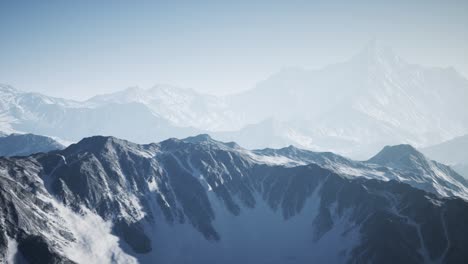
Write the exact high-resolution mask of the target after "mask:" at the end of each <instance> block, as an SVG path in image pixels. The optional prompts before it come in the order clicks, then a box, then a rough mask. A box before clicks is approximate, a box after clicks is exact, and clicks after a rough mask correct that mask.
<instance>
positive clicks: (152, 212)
mask: <svg viewBox="0 0 468 264" xmlns="http://www.w3.org/2000/svg"><path fill="white" fill-rule="evenodd" d="M399 151H402V153H401V156H402V157H403V158H402V160H398V159H397V158H396V157H395V156H398V155H396V154H395V153H397V152H399ZM407 153H408V147H401V146H397V147H393V148H390V150H389V149H388V148H387V149H384V150H382V152H381V153H379V154H378V155H377V156H376V157H374V158H373V159H371V160H370V161H369V162H374V163H373V164H371V163H368V162H355V161H351V160H348V159H346V158H343V157H341V156H338V155H334V154H332V153H314V152H310V151H304V150H300V149H296V148H293V147H289V148H285V149H280V150H275V149H264V150H258V151H249V150H246V149H244V148H242V147H240V146H238V145H237V144H236V143H233V142H231V143H222V142H218V141H215V140H213V139H211V138H210V137H209V136H207V135H200V136H196V137H191V138H186V139H183V140H178V139H169V140H165V141H163V142H161V143H158V144H148V145H138V144H134V143H131V142H128V141H125V140H120V139H117V138H113V137H102V136H96V137H91V138H85V139H83V140H81V141H80V142H78V143H77V144H73V145H71V146H69V147H68V148H66V149H64V150H61V151H54V152H50V153H46V154H44V153H42V154H36V155H33V156H30V157H16V158H0V174H1V177H0V182H1V184H0V204H1V208H3V210H2V211H0V220H1V221H0V258H2V259H7V260H11V259H23V260H26V261H32V260H33V259H37V257H38V256H40V257H41V258H40V259H41V260H45V261H46V262H48V263H68V262H71V261H74V262H78V263H85V262H86V263H109V262H117V263H304V262H310V261H317V262H320V263H366V262H378V263H394V262H398V263H428V262H444V263H459V262H463V260H464V259H467V258H468V255H467V254H468V253H467V252H468V251H467V250H466V249H467V245H468V240H467V238H468V229H467V228H466V225H465V224H464V223H466V221H468V213H467V212H468V203H467V202H466V201H465V200H463V199H460V198H457V197H450V198H443V197H442V196H440V195H437V194H434V193H430V192H426V191H423V190H420V189H418V188H423V187H424V186H421V185H418V186H416V187H418V188H414V187H411V186H410V185H408V184H405V183H401V182H399V181H395V180H390V181H386V180H384V181H382V180H378V179H375V178H379V179H380V178H382V175H385V174H386V173H388V174H391V173H394V172H392V170H395V171H398V170H399V169H403V167H404V168H405V170H408V171H411V173H412V175H413V176H414V179H418V180H420V181H424V180H431V179H429V178H426V177H419V178H417V177H416V176H418V173H420V172H421V173H426V172H430V171H431V170H434V169H435V168H434V167H433V166H428V167H425V168H423V169H421V168H420V166H426V165H428V164H425V163H421V162H406V157H407V155H406V154H407ZM410 154H411V155H416V154H415V153H414V152H413V150H412V149H411V152H410ZM411 160H412V158H411ZM416 160H417V161H420V160H419V159H416ZM380 164H386V165H388V166H389V167H384V166H383V165H380ZM413 165H414V166H416V168H413V167H412V166H413ZM343 166H347V167H348V169H347V170H344V171H345V172H346V173H343V172H342V173H340V170H339V169H338V168H343ZM350 168H355V169H357V168H359V169H361V170H362V171H365V170H367V171H372V170H373V171H375V172H379V171H380V172H381V173H379V174H377V173H376V175H375V178H372V177H371V175H367V177H357V176H358V175H354V176H352V173H350ZM366 168H367V169H366ZM408 183H410V184H414V182H411V181H408ZM432 191H437V190H436V189H433V190H432ZM442 194H446V193H442ZM382 238H385V239H382Z"/></svg>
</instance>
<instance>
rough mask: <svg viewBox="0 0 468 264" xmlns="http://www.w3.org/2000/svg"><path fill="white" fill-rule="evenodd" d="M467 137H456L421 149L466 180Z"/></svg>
mask: <svg viewBox="0 0 468 264" xmlns="http://www.w3.org/2000/svg"><path fill="white" fill-rule="evenodd" d="M467 149H468V135H464V136H460V137H456V138H454V139H451V140H448V141H446V142H442V143H440V144H437V145H434V146H430V147H427V148H423V149H421V151H422V152H423V153H424V154H426V155H427V156H429V157H431V158H433V159H436V160H439V161H441V162H443V163H445V164H448V165H450V166H451V167H452V168H453V169H454V170H455V171H457V172H458V173H460V174H461V175H463V176H464V177H466V178H468V151H467Z"/></svg>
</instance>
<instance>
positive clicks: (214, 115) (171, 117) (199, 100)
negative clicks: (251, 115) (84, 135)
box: [85, 85, 241, 131]
mask: <svg viewBox="0 0 468 264" xmlns="http://www.w3.org/2000/svg"><path fill="white" fill-rule="evenodd" d="M85 103H86V104H87V105H90V106H100V105H103V104H107V103H118V104H127V103H141V104H144V105H145V106H147V107H148V108H149V109H151V110H152V111H153V113H155V114H156V115H157V116H160V117H163V118H165V119H166V120H168V121H170V122H171V123H172V124H174V125H175V126H179V127H188V126H190V127H195V128H199V129H203V130H208V131H223V130H234V129H239V128H240V126H241V124H240V120H239V119H238V117H237V116H236V114H235V113H234V112H233V111H231V110H230V109H229V108H228V106H227V105H226V102H224V99H223V98H220V97H215V96H211V95H206V94H201V93H197V92H196V91H194V90H191V89H183V88H179V87H175V86H169V85H157V86H154V87H153V88H151V89H147V90H145V89H141V88H137V87H132V88H128V89H126V90H123V91H120V92H116V93H112V94H105V95H98V96H95V97H93V98H91V99H89V100H88V101H86V102H85Z"/></svg>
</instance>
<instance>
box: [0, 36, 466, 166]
mask: <svg viewBox="0 0 468 264" xmlns="http://www.w3.org/2000/svg"><path fill="white" fill-rule="evenodd" d="M467 101H468V80H467V79H465V78H464V77H463V76H462V75H460V74H459V73H458V72H457V71H456V70H455V69H453V68H437V67H424V66H419V65H415V64H412V63H408V62H406V61H405V60H404V59H402V58H400V57H399V56H398V55H396V54H394V53H393V52H392V51H391V50H390V49H388V48H384V47H383V46H382V45H380V44H379V43H377V42H371V43H369V45H367V47H366V48H365V49H363V50H362V51H361V52H359V53H358V54H356V55H355V56H353V57H352V58H350V59H349V60H348V61H345V62H342V63H337V64H333V65H330V66H327V67H324V68H323V69H319V70H303V69H297V68H296V69H285V70H282V71H280V72H278V73H277V74H274V75H273V76H271V77H270V78H268V79H266V80H265V81H262V82H260V83H258V85H257V86H256V87H254V88H253V89H250V90H247V91H245V92H242V93H239V94H234V95H229V96H225V97H222V98H221V97H216V96H210V95H205V94H201V93H198V92H196V91H193V90H190V89H183V88H177V87H173V86H168V85H158V86H155V87H153V88H151V89H147V90H145V89H139V88H129V89H127V90H124V91H120V92H116V93H113V94H106V95H99V96H96V97H93V98H91V99H89V100H87V101H85V102H75V101H69V100H62V99H57V98H51V97H47V96H44V95H40V94H33V93H25V92H21V91H18V90H15V89H13V88H11V87H8V86H0V130H2V131H5V132H8V133H12V132H22V133H35V134H42V135H47V136H53V137H58V138H61V139H65V140H68V141H75V142H76V141H77V140H79V139H81V138H83V137H86V136H92V135H96V134H103V135H111V136H117V137H120V138H125V139H128V140H131V141H135V142H139V143H147V142H156V141H160V140H163V139H164V138H168V137H172V136H173V137H186V136H190V135H194V134H199V133H206V132H207V131H208V132H210V134H213V135H215V137H216V138H220V139H222V140H226V141H236V142H238V143H239V144H241V145H243V146H245V147H247V148H263V147H272V146H274V147H284V146H287V145H290V144H293V145H295V146H298V147H301V148H307V149H311V150H315V151H334V152H336V153H339V154H342V155H346V156H350V157H353V158H355V159H367V158H369V157H370V156H371V155H372V154H373V153H376V152H377V151H378V150H380V149H381V148H382V147H383V146H386V145H396V144H411V145H413V146H415V147H417V148H422V147H426V146H429V145H434V144H437V143H441V142H443V141H446V140H450V139H452V138H454V137H457V136H461V135H465V134H466V133H468V111H467V110H466V102H467Z"/></svg>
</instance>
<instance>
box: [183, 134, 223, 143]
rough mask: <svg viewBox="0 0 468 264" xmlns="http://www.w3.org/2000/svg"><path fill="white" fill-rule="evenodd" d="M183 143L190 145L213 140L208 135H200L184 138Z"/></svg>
mask: <svg viewBox="0 0 468 264" xmlns="http://www.w3.org/2000/svg"><path fill="white" fill-rule="evenodd" d="M183 141H185V142H190V143H202V142H212V141H215V140H213V139H212V138H211V137H210V135H208V134H200V135H196V136H193V137H188V138H184V139H183Z"/></svg>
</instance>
